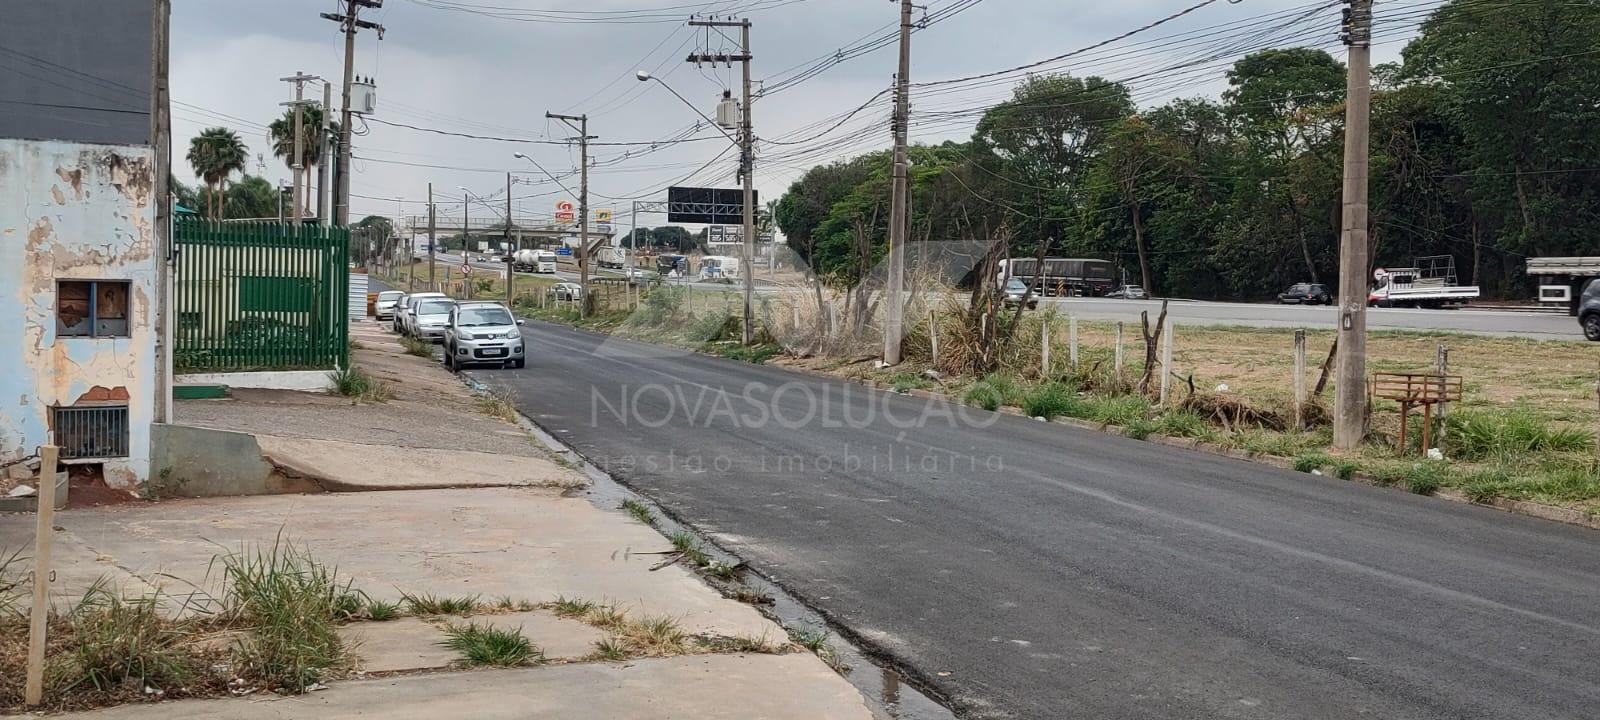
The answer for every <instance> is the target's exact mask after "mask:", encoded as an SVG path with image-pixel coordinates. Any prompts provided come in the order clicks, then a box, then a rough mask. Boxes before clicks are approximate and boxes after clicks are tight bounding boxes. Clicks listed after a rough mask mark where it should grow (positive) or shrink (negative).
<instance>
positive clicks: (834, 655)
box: [789, 628, 849, 672]
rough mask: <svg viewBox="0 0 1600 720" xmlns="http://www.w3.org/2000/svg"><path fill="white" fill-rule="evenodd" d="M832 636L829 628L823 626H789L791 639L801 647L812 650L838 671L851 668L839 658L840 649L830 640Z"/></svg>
mask: <svg viewBox="0 0 1600 720" xmlns="http://www.w3.org/2000/svg"><path fill="white" fill-rule="evenodd" d="M829 637H831V635H830V634H829V632H828V631H827V630H824V629H822V628H789V639H790V640H793V641H795V643H796V644H798V645H799V646H800V647H803V648H805V649H807V650H810V651H811V652H812V653H813V654H815V655H816V656H817V657H819V658H822V661H823V662H825V663H827V664H828V667H831V668H833V669H834V670H836V671H838V672H844V671H845V670H848V669H849V668H848V667H846V666H845V664H844V662H843V660H841V659H840V658H839V651H838V649H836V648H834V646H833V645H832V643H829V642H828V638H829Z"/></svg>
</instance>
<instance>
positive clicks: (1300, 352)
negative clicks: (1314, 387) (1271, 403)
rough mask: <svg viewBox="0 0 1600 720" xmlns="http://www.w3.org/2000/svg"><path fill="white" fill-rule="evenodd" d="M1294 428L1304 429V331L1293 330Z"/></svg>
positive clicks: (1297, 430)
mask: <svg viewBox="0 0 1600 720" xmlns="http://www.w3.org/2000/svg"><path fill="white" fill-rule="evenodd" d="M1294 429H1295V431H1296V432H1299V431H1301V430H1304V429H1306V331H1305V330H1296V331H1294Z"/></svg>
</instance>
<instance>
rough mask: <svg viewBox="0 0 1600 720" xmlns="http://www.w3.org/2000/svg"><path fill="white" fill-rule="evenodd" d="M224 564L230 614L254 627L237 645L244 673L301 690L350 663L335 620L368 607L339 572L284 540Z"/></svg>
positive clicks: (234, 555) (226, 606) (244, 551)
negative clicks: (364, 606)
mask: <svg viewBox="0 0 1600 720" xmlns="http://www.w3.org/2000/svg"><path fill="white" fill-rule="evenodd" d="M218 561H220V562H221V563H222V568H223V576H224V581H225V593H224V597H223V608H224V611H223V614H224V617H225V618H226V619H228V620H230V621H232V622H235V623H238V624H240V625H243V626H245V627H248V628H249V630H250V632H249V634H248V635H247V636H246V637H245V638H242V639H241V640H240V642H239V648H238V650H239V660H240V664H241V665H242V669H243V670H244V673H245V674H246V675H248V676H250V677H253V678H256V679H257V680H259V681H261V682H263V683H265V684H267V686H268V687H271V688H274V689H280V690H285V691H289V692H297V693H298V692H305V690H306V688H307V687H310V686H311V685H313V684H316V683H319V682H322V681H323V680H325V679H327V678H328V677H329V674H330V672H331V671H332V670H333V669H335V668H337V667H339V666H341V665H342V664H344V661H345V655H344V648H343V646H342V645H341V644H340V642H339V635H338V633H337V632H336V630H335V622H336V621H341V620H346V619H349V618H350V616H351V615H352V614H354V613H356V612H359V611H360V609H361V606H362V604H363V603H362V597H361V594H360V593H359V592H358V591H356V590H355V589H354V588H353V587H352V586H351V584H350V582H349V581H340V580H339V577H338V573H337V571H336V570H334V569H333V568H330V567H328V566H326V565H323V564H322V563H320V562H318V561H317V560H316V559H314V558H313V557H312V556H311V553H310V551H309V550H306V549H303V548H296V547H295V546H294V545H292V544H290V543H287V542H284V541H283V539H282V538H281V537H280V538H278V539H277V540H275V541H274V542H273V544H272V546H271V547H270V548H264V547H260V546H257V547H255V548H253V549H252V548H241V549H240V550H238V551H237V552H230V553H228V554H226V555H222V556H219V558H218Z"/></svg>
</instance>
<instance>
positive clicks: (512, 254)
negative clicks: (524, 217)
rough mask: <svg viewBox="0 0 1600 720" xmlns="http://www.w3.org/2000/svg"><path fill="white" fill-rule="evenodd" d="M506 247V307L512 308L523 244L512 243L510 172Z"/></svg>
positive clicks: (507, 194)
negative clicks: (519, 253) (515, 268)
mask: <svg viewBox="0 0 1600 720" xmlns="http://www.w3.org/2000/svg"><path fill="white" fill-rule="evenodd" d="M506 245H507V246H509V247H510V248H511V249H510V250H507V251H506V255H505V256H506V258H507V259H508V260H507V262H506V307H510V306H511V303H513V302H515V301H516V299H517V294H516V292H515V291H513V290H512V289H511V281H512V278H513V277H514V276H515V275H516V273H514V272H512V270H513V267H512V266H513V265H515V264H516V259H517V251H518V250H521V249H522V243H521V242H520V241H518V242H512V240H511V173H509V172H508V173H506Z"/></svg>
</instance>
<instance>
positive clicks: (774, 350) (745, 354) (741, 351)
mask: <svg viewBox="0 0 1600 720" xmlns="http://www.w3.org/2000/svg"><path fill="white" fill-rule="evenodd" d="M782 352H783V348H782V347H780V346H778V345H773V344H770V343H762V344H759V345H751V346H749V347H746V346H744V345H724V346H720V347H719V349H718V350H717V354H718V355H721V356H722V357H725V358H728V359H729V360H738V361H740V362H747V363H751V364H754V365H763V364H765V363H766V362H767V361H768V360H771V359H772V358H774V357H777V356H778V355H779V354H780V353H782Z"/></svg>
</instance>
